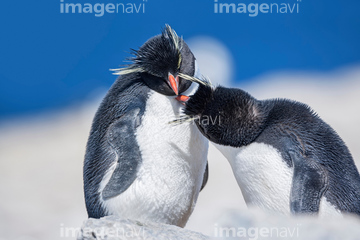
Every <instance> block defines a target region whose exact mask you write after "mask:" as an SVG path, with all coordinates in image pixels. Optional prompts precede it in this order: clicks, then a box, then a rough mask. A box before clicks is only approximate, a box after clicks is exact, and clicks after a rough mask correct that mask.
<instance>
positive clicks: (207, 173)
mask: <svg viewBox="0 0 360 240" xmlns="http://www.w3.org/2000/svg"><path fill="white" fill-rule="evenodd" d="M208 179H209V161H207V162H206V167H205V172H204V178H203V182H202V185H201V188H200V191H201V190H203V188H204V187H205V185H206V183H207V181H208Z"/></svg>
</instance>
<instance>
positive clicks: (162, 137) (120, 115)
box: [83, 26, 208, 227]
mask: <svg viewBox="0 0 360 240" xmlns="http://www.w3.org/2000/svg"><path fill="white" fill-rule="evenodd" d="M133 53H134V57H133V58H132V59H131V60H132V62H133V63H132V64H130V65H129V66H128V67H126V68H123V69H116V71H117V74H119V75H120V77H119V78H118V79H117V80H116V81H115V83H114V84H113V85H112V87H111V88H110V90H109V91H108V93H107V94H106V96H105V98H104V99H103V101H102V103H101V105H100V107H99V109H98V110H97V113H96V115H95V117H94V120H93V123H92V127H91V132H90V136H89V139H88V143H87V148H86V154H85V161H84V169H83V173H84V192H85V201H86V208H87V212H88V216H89V217H92V218H100V217H103V216H106V215H118V216H120V217H123V218H130V219H136V220H140V221H154V222H160V223H166V224H172V225H177V226H180V227H183V226H185V224H186V222H187V220H188V218H189V216H190V214H191V213H192V211H193V208H194V206H195V203H196V200H197V197H198V194H199V191H200V189H201V188H202V187H203V186H204V185H205V183H206V180H207V150H208V140H207V139H206V138H205V137H204V136H202V134H201V133H200V132H199V131H198V129H197V127H196V126H195V125H191V124H185V125H181V126H173V125H171V124H169V122H170V121H171V120H172V119H174V118H176V117H178V116H179V114H180V113H181V109H182V107H183V105H182V104H181V103H179V102H178V101H177V100H176V99H175V97H176V95H178V94H179V93H183V94H191V92H192V91H195V90H196V87H197V84H193V83H192V82H190V81H187V80H185V79H182V78H181V77H179V74H180V73H184V74H187V75H190V76H198V75H199V71H198V68H197V63H196V60H195V57H194V55H193V54H192V52H191V51H190V49H189V47H188V46H187V44H186V43H185V42H184V41H183V39H182V38H180V37H178V36H177V35H176V33H175V31H174V30H172V29H171V28H170V27H169V26H166V28H165V29H164V30H163V32H162V34H161V35H158V36H155V37H153V38H151V39H149V40H148V41H147V42H145V44H144V45H143V46H142V47H140V49H139V50H137V51H134V52H133ZM205 169H206V171H205Z"/></svg>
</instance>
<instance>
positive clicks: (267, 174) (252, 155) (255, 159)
mask: <svg viewBox="0 0 360 240" xmlns="http://www.w3.org/2000/svg"><path fill="white" fill-rule="evenodd" d="M215 146H216V147H217V148H218V149H219V150H220V151H221V152H222V153H223V155H224V156H225V157H226V158H227V159H228V161H229V162H230V165H231V167H232V170H233V172H234V175H235V178H236V181H237V182H238V185H239V187H240V189H241V191H242V194H243V196H244V199H245V201H246V203H247V204H248V205H249V206H255V207H259V208H262V209H264V210H267V211H273V212H276V213H282V214H285V215H290V192H291V186H292V178H293V168H290V167H288V166H287V164H286V163H285V161H284V160H283V159H282V156H281V154H280V152H279V151H278V150H277V149H275V148H274V147H272V146H270V145H267V144H264V143H252V144H250V145H248V146H246V147H241V148H232V147H226V146H222V145H217V144H215ZM319 216H320V217H323V218H327V217H338V216H341V213H340V211H339V210H337V209H336V208H335V207H334V206H333V205H331V204H330V203H329V202H328V201H327V200H326V198H325V197H323V198H322V199H321V202H320V209H319Z"/></svg>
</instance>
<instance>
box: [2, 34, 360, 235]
mask: <svg viewBox="0 0 360 240" xmlns="http://www.w3.org/2000/svg"><path fill="white" fill-rule="evenodd" d="M193 40H194V39H193ZM195 40H196V39H195ZM195 40H194V41H193V42H195V43H196V41H195ZM189 42H190V43H191V42H192V40H191V39H190V40H189ZM210 42H211V41H210ZM214 42H216V41H213V43H214ZM214 44H215V45H213V46H215V47H216V44H217V43H214ZM189 45H190V48H191V47H192V46H191V44H189ZM208 46H211V44H209V45H208ZM194 47H195V46H194ZM217 47H218V48H219V49H224V47H223V46H219V45H217ZM193 51H194V54H195V55H196V56H197V59H198V61H199V64H200V67H201V70H202V72H203V73H206V74H207V75H208V76H209V77H210V78H212V79H213V81H214V82H217V83H221V82H222V81H224V83H225V85H229V82H230V80H229V78H230V77H231V74H228V75H226V76H228V77H227V78H226V79H223V80H221V79H218V78H219V76H225V75H222V74H221V71H222V70H221V69H219V68H218V66H217V65H213V64H211V63H208V62H207V64H203V62H202V60H201V59H206V57H207V55H206V54H207V53H206V52H207V51H206V48H205V49H204V48H203V49H200V48H199V47H195V48H193ZM220 55H221V54H220ZM223 56H225V57H224V58H222V59H223V60H224V61H228V63H229V64H230V65H231V64H232V62H231V56H230V57H228V55H227V53H225V54H223ZM204 62H205V60H204ZM213 69H218V71H213ZM230 70H231V69H230ZM219 72H220V73H219ZM237 87H241V88H243V89H244V90H247V91H249V92H250V93H251V94H252V95H253V96H255V97H257V98H259V99H265V98H275V97H286V98H290V99H293V100H298V101H301V102H305V103H307V104H309V105H310V106H311V107H312V108H313V109H314V110H315V111H316V112H318V113H319V115H320V116H321V117H322V118H323V119H324V120H325V121H326V122H327V123H329V124H330V125H331V126H332V127H333V128H334V129H335V130H336V131H337V132H338V133H339V135H340V136H341V137H342V139H343V140H344V141H345V142H346V143H347V146H348V147H349V149H350V151H351V152H352V154H353V157H354V159H355V160H356V161H357V166H358V167H359V166H360V148H359V143H358V140H357V137H358V136H359V135H360V128H359V127H358V124H359V123H360V108H359V103H360V66H353V67H348V68H343V69H339V70H336V71H331V72H327V73H314V72H282V73H273V74H267V75H264V76H261V77H259V78H257V79H253V80H252V81H251V83H249V84H246V85H240V86H237ZM98 104H99V100H94V102H89V103H84V104H82V105H81V104H78V105H76V106H73V107H71V108H68V109H63V110H59V111H56V112H51V113H44V114H42V115H38V116H31V117H27V118H22V119H15V120H12V121H7V122H2V123H1V124H0V183H1V184H0V191H1V197H0V216H1V218H0V240H2V239H6V240H13V239H16V240H32V239H64V236H65V235H70V236H71V232H72V230H74V231H75V230H76V228H79V227H80V226H81V224H82V222H83V220H84V219H86V210H85V205H84V199H83V190H82V163H83V156H84V152H85V145H86V141H87V137H88V133H89V130H90V125H91V121H92V118H93V116H94V113H95V111H96V108H97V106H98ZM209 170H210V178H209V181H208V184H207V186H206V188H205V189H204V190H203V191H202V193H201V194H200V196H199V199H198V203H197V206H196V208H195V211H194V213H193V214H192V216H191V218H190V221H189V223H188V224H187V226H186V228H187V229H191V230H195V231H199V232H201V233H204V234H208V235H213V234H214V229H216V226H217V225H216V224H217V223H218V222H219V221H220V220H219V219H220V218H221V216H222V215H223V213H224V212H228V210H229V209H230V210H231V211H232V212H233V213H236V214H241V213H242V212H245V213H247V211H246V206H245V204H244V201H243V199H242V195H241V192H240V190H239V188H238V186H237V184H236V181H235V178H234V177H233V175H232V171H231V169H230V166H229V164H228V162H227V160H226V159H225V158H224V157H223V156H222V155H221V154H220V153H219V152H218V151H217V150H216V149H215V148H214V147H213V146H211V147H210V151H209ZM339 224H341V223H339ZM340 226H341V225H340ZM338 227H339V226H338Z"/></svg>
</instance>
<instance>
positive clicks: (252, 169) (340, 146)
mask: <svg viewBox="0 0 360 240" xmlns="http://www.w3.org/2000/svg"><path fill="white" fill-rule="evenodd" d="M183 77H186V76H183ZM187 79H189V80H192V81H196V82H199V83H200V87H199V88H198V90H197V92H196V93H195V94H194V95H192V96H190V98H188V97H187V96H178V98H177V99H178V100H179V101H182V102H183V103H185V105H186V108H185V114H186V116H184V117H183V118H182V119H180V122H181V121H184V120H185V122H188V121H187V120H191V119H195V122H196V125H197V126H198V128H199V130H200V131H201V132H202V134H203V135H204V136H206V137H207V138H208V139H209V140H210V141H212V142H213V143H215V146H216V147H217V148H218V149H219V150H220V151H221V152H222V153H223V155H224V156H225V157H226V158H227V159H228V161H229V162H230V164H231V167H232V170H233V173H234V175H235V177H236V180H237V182H238V184H239V187H240V189H241V191H242V193H243V196H244V198H245V201H246V203H247V204H248V205H251V206H257V207H260V208H262V209H266V210H270V211H274V212H277V213H284V214H290V213H292V214H301V213H306V214H317V213H319V215H322V216H329V215H330V216H334V215H335V216H336V215H341V213H354V214H358V215H360V176H359V173H358V170H357V168H356V166H355V163H354V160H353V158H352V156H351V154H350V152H349V150H348V148H347V147H346V145H345V143H344V142H343V141H342V139H341V138H340V137H339V136H338V134H337V133H336V132H335V131H334V130H333V129H332V128H331V127H330V126H329V125H328V124H326V123H325V122H324V121H323V120H321V119H320V117H319V116H318V115H317V114H316V113H315V112H314V111H313V110H312V109H311V108H310V107H309V106H307V105H305V104H303V103H299V102H295V101H291V100H287V99H272V100H264V101H260V100H257V99H255V98H254V97H253V96H251V95H250V94H249V93H247V92H245V91H243V90H241V89H236V88H225V87H221V86H219V87H216V88H213V87H212V86H210V84H209V82H208V81H205V80H201V79H197V78H193V77H187Z"/></svg>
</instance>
